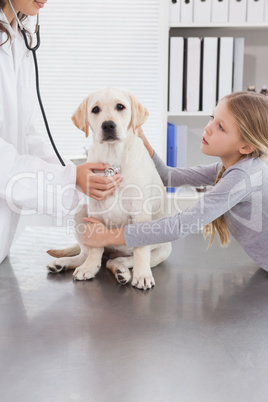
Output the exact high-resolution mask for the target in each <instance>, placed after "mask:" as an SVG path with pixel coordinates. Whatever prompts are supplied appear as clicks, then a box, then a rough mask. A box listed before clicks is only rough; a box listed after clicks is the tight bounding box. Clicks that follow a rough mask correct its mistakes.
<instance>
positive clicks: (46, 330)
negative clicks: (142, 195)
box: [0, 227, 268, 402]
mask: <svg viewBox="0 0 268 402" xmlns="http://www.w3.org/2000/svg"><path fill="white" fill-rule="evenodd" d="M72 242H73V239H72V238H70V236H69V235H67V234H66V233H65V231H64V229H62V228H51V227H50V228H43V227H29V228H27V229H25V231H24V232H23V233H22V235H21V236H20V238H19V239H18V240H17V241H16V243H15V244H14V246H13V247H12V250H11V253H10V256H9V257H8V258H6V259H5V261H4V262H3V263H2V264H1V266H0V400H1V402H17V401H18V402H24V401H25V402H26V401H27V402H43V401H45V402H50V401H51V402H66V401H90V402H91V401H92V402H113V401H118V402H121V401H122V402H123V401H124V402H137V401H141V402H147V401H148V402H149V401H150V402H151V401H152V402H158V401H159V402H169V401H170V402H203V401H204V402H232V401H236V402H240V401H241V402H247V401H248V402H261V401H265V402H267V401H268V341H267V339H268V273H267V272H265V271H263V270H262V269H259V268H258V266H257V265H256V264H254V263H253V262H252V261H251V260H250V259H249V258H248V257H247V256H246V255H245V253H244V252H243V251H242V249H241V248H240V246H239V245H238V244H237V243H236V242H235V241H234V240H233V241H232V243H231V245H230V246H229V248H227V249H222V248H220V247H219V246H218V245H217V244H215V245H213V246H212V248H210V249H209V250H207V243H206V242H204V240H203V238H202V235H200V234H199V235H191V236H189V237H187V238H185V239H182V240H180V241H176V242H174V243H173V252H172V255H171V256H170V257H169V258H168V260H167V261H165V262H164V263H162V264H160V265H159V266H158V267H156V268H154V270H153V273H154V277H155V280H156V286H155V287H154V288H153V289H151V290H148V291H141V290H137V289H135V288H133V287H132V286H131V285H130V284H128V285H127V286H120V285H119V284H118V283H117V282H116V280H115V278H114V277H113V275H112V274H111V273H110V272H109V271H108V270H106V269H105V268H101V271H100V272H99V274H98V275H97V277H96V278H95V279H94V280H91V281H83V282H78V281H73V280H72V271H69V272H66V273H61V274H57V275H52V274H48V272H47V271H46V268H45V266H46V264H47V262H48V261H49V260H50V259H51V257H49V256H48V255H47V254H46V253H45V251H46V249H48V248H51V247H53V246H56V247H61V246H65V245H66V244H71V243H72Z"/></svg>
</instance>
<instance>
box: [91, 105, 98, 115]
mask: <svg viewBox="0 0 268 402" xmlns="http://www.w3.org/2000/svg"><path fill="white" fill-rule="evenodd" d="M99 111H100V108H99V106H95V107H93V109H92V110H91V112H92V113H95V114H98V113H99Z"/></svg>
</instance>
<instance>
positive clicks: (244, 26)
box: [169, 22, 268, 29]
mask: <svg viewBox="0 0 268 402" xmlns="http://www.w3.org/2000/svg"><path fill="white" fill-rule="evenodd" d="M169 28H234V29H236V28H242V29H247V28H257V29H259V28H260V29H263V28H268V23H267V22H259V23H247V22H245V23H240V24H239V23H237V24H234V23H226V24H216V23H204V24H201V23H195V22H192V23H188V24H184V23H181V24H177V25H170V26H169Z"/></svg>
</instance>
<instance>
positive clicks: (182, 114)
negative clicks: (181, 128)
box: [167, 111, 212, 117]
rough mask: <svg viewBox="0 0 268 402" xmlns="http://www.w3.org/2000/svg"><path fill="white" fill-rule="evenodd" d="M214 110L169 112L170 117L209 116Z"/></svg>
mask: <svg viewBox="0 0 268 402" xmlns="http://www.w3.org/2000/svg"><path fill="white" fill-rule="evenodd" d="M211 113H212V111H211V112H210V113H209V112H178V113H174V112H167V115H168V117H209V116H210V115H211Z"/></svg>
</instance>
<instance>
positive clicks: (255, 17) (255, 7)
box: [247, 0, 265, 23]
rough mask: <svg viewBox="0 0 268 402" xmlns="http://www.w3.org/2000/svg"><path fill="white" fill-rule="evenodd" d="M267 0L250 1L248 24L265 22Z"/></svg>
mask: <svg viewBox="0 0 268 402" xmlns="http://www.w3.org/2000/svg"><path fill="white" fill-rule="evenodd" d="M264 6H265V0H257V1H256V0H248V9H247V22H251V23H254V22H264Z"/></svg>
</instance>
